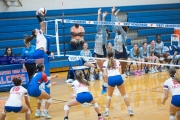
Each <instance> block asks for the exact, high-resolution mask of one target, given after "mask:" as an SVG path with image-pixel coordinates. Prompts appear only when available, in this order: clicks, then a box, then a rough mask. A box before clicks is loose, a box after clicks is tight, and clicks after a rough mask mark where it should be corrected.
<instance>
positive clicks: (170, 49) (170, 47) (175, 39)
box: [169, 34, 180, 64]
mask: <svg viewBox="0 0 180 120" xmlns="http://www.w3.org/2000/svg"><path fill="white" fill-rule="evenodd" d="M173 42H177V43H178V46H180V44H179V35H178V34H172V35H171V46H169V53H170V54H171V59H172V58H173V55H174V53H173V49H172V45H173ZM175 64H178V61H177V63H175Z"/></svg>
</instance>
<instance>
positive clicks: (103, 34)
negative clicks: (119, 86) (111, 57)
mask: <svg viewBox="0 0 180 120" xmlns="http://www.w3.org/2000/svg"><path fill="white" fill-rule="evenodd" d="M100 15H101V8H100V9H99V10H98V21H101V16H100ZM106 15H107V12H104V13H103V19H102V21H105V17H106ZM109 35H110V34H109ZM107 38H109V36H108V34H107V31H106V27H105V26H104V25H97V34H96V37H95V46H94V57H97V58H104V57H106V49H104V48H105V45H106V44H107ZM103 62H104V60H97V68H98V69H99V79H100V80H103V73H102V71H103V69H102V66H103ZM106 89H107V82H106V81H104V84H103V86H102V92H101V94H104V93H106V91H107V90H106Z"/></svg>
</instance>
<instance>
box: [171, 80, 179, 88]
mask: <svg viewBox="0 0 180 120" xmlns="http://www.w3.org/2000/svg"><path fill="white" fill-rule="evenodd" d="M172 81H173V84H174V86H172V88H173V89H175V88H180V84H179V83H178V82H176V81H175V80H172Z"/></svg>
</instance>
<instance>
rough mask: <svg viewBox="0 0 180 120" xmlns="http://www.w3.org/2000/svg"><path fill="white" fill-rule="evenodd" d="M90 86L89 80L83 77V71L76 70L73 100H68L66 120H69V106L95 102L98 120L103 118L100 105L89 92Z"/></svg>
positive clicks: (65, 110)
mask: <svg viewBox="0 0 180 120" xmlns="http://www.w3.org/2000/svg"><path fill="white" fill-rule="evenodd" d="M88 87H89V83H88V82H87V80H85V79H84V78H83V73H82V71H76V80H75V81H74V82H73V83H72V88H73V90H74V94H73V95H72V100H70V101H69V102H67V103H66V104H65V106H64V112H65V117H64V120H68V114H69V107H71V106H75V105H78V104H83V103H90V104H93V106H94V109H95V110H96V112H97V114H98V120H103V118H102V116H101V114H100V111H99V106H98V104H97V103H96V102H95V100H94V98H93V96H92V94H91V93H90V92H89V89H88Z"/></svg>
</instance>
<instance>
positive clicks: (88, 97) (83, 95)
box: [76, 92, 93, 104]
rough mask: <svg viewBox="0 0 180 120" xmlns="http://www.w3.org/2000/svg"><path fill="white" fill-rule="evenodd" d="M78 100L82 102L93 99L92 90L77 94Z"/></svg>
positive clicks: (88, 101)
mask: <svg viewBox="0 0 180 120" xmlns="http://www.w3.org/2000/svg"><path fill="white" fill-rule="evenodd" d="M76 100H77V101H78V102H79V103H81V104H83V103H85V102H86V103H90V102H91V101H92V100H93V96H92V95H91V93H90V92H82V93H78V94H77V97H76Z"/></svg>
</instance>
